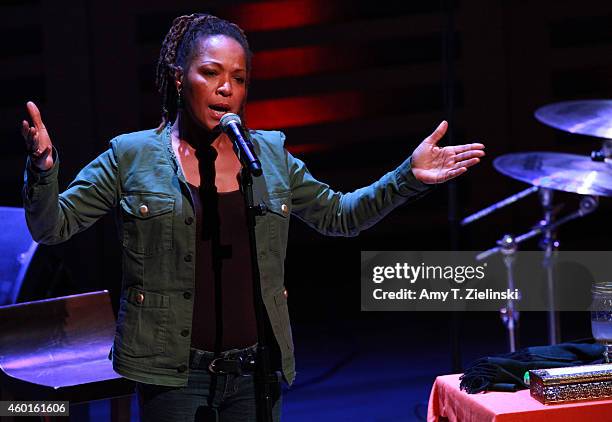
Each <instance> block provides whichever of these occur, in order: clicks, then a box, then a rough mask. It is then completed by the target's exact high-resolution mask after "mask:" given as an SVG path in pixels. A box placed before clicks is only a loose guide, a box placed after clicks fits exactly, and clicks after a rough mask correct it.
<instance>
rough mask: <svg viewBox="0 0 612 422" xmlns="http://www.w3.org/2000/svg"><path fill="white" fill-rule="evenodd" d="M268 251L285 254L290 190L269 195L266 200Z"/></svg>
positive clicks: (289, 212) (289, 211)
mask: <svg viewBox="0 0 612 422" xmlns="http://www.w3.org/2000/svg"><path fill="white" fill-rule="evenodd" d="M266 206H267V207H268V216H269V217H268V233H269V238H270V239H269V240H270V242H269V245H270V252H272V253H274V254H277V255H281V256H285V253H286V249H287V236H288V233H289V216H290V215H291V192H281V193H279V194H276V195H271V196H270V197H269V198H268V200H267V202H266Z"/></svg>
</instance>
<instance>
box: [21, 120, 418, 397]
mask: <svg viewBox="0 0 612 422" xmlns="http://www.w3.org/2000/svg"><path fill="white" fill-rule="evenodd" d="M250 135H251V137H252V141H253V144H254V148H255V152H256V153H257V155H258V157H259V158H260V160H261V163H262V167H263V176H260V177H256V178H254V181H253V195H254V202H255V203H256V204H265V205H266V207H267V212H266V213H265V214H264V215H262V216H258V217H256V227H255V236H256V244H257V261H258V264H259V271H260V276H261V293H262V296H263V301H264V304H265V308H266V311H267V314H268V317H269V319H270V323H271V326H272V330H273V332H274V337H275V339H276V341H277V343H278V346H279V348H280V351H281V355H282V357H281V360H282V362H281V364H282V371H283V376H284V378H285V380H286V381H287V382H288V383H289V384H291V383H292V382H293V380H294V378H295V364H294V357H293V340H292V337H291V327H290V325H289V313H288V309H287V298H286V297H285V295H284V294H283V291H284V280H283V278H284V259H285V249H286V246H287V233H288V229H289V216H290V215H291V214H293V215H295V216H297V217H299V218H300V219H301V220H303V221H304V222H306V223H307V224H308V225H310V226H311V227H313V228H314V229H316V230H318V231H319V232H321V233H324V234H327V235H333V236H355V235H357V234H358V233H359V231H360V230H363V229H366V228H368V227H370V226H372V225H373V224H375V223H376V222H377V221H379V220H380V219H381V218H383V217H384V216H385V215H386V214H388V213H389V212H390V211H391V210H392V209H393V208H395V207H397V206H398V205H401V204H402V203H404V202H406V200H407V199H408V198H414V197H416V196H420V195H421V194H423V193H424V192H426V191H427V190H428V186H427V185H425V184H423V183H421V182H419V181H418V180H416V178H415V177H414V175H413V174H412V171H411V170H410V158H408V159H407V160H406V161H405V162H404V163H403V164H402V165H400V166H399V167H398V168H397V169H395V170H394V171H392V172H389V173H387V174H385V175H384V176H383V177H382V178H381V179H380V180H378V181H377V182H375V183H373V184H372V185H370V186H368V187H365V188H361V189H358V190H356V191H354V192H351V193H347V194H342V193H340V192H334V191H333V190H332V189H330V188H329V186H328V185H326V184H324V183H321V182H319V181H317V180H315V179H314V178H313V177H312V176H311V174H310V173H309V172H308V170H307V168H306V166H305V165H304V163H303V162H302V161H300V160H299V159H297V158H295V157H293V156H292V155H291V154H290V153H289V152H288V151H287V150H286V149H285V148H284V138H285V136H284V135H283V134H282V133H281V132H271V131H251V132H250ZM54 154H55V155H56V160H55V164H54V166H53V167H52V168H51V169H49V170H48V171H35V170H33V169H32V167H31V165H30V163H29V162H28V163H27V165H26V178H25V186H24V190H23V198H24V205H25V210H26V219H27V222H28V226H29V228H30V232H31V233H32V237H33V238H34V240H36V241H37V242H40V243H44V244H55V243H59V242H63V241H65V240H68V239H69V238H70V237H71V236H72V235H74V234H76V233H78V232H80V231H82V230H85V229H86V228H88V227H89V226H91V225H92V224H93V223H94V222H95V221H96V220H97V219H99V218H100V217H102V216H103V215H104V214H106V213H108V212H115V213H116V217H117V227H118V233H119V239H120V241H121V243H122V251H123V255H122V256H123V279H122V293H121V299H120V305H119V313H118V318H117V330H116V335H115V340H114V345H113V351H112V360H113V366H114V369H115V371H116V372H117V373H119V374H121V375H123V376H125V377H126V378H130V379H133V380H136V381H139V382H144V383H152V384H158V385H166V386H184V385H186V383H187V377H188V375H189V352H190V343H191V335H190V334H191V333H190V330H191V322H192V312H193V306H194V303H193V298H194V288H195V258H194V254H195V249H196V227H195V226H196V225H195V223H194V222H195V215H194V208H193V204H192V203H191V197H190V195H189V189H188V187H187V182H186V181H185V177H184V175H183V174H182V171H181V168H180V166H179V164H178V161H177V159H176V157H175V155H174V152H173V150H172V146H171V140H170V136H169V131H168V130H164V131H162V133H157V132H156V131H154V130H146V131H141V132H135V133H130V134H125V135H121V136H118V137H116V138H115V139H113V140H112V141H111V143H110V148H109V149H108V150H107V151H106V152H104V153H102V154H101V155H100V156H98V157H97V158H96V159H95V160H93V161H92V162H91V163H90V164H88V165H87V166H86V167H85V168H84V169H83V170H81V172H80V173H79V174H78V175H77V177H76V179H75V180H74V181H73V182H72V183H71V184H70V185H69V187H68V189H67V190H66V191H64V192H63V193H61V194H60V193H59V189H58V182H57V173H58V164H59V160H58V159H57V152H54Z"/></svg>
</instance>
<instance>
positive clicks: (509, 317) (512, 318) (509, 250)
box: [476, 195, 599, 352]
mask: <svg viewBox="0 0 612 422" xmlns="http://www.w3.org/2000/svg"><path fill="white" fill-rule="evenodd" d="M545 199H547V200H548V199H552V195H551V196H548V197H547V198H545ZM551 202H552V201H551ZM598 205H599V199H598V197H596V196H591V195H586V196H584V197H583V198H582V199H581V201H580V206H579V208H578V209H577V210H576V211H574V212H572V213H570V214H568V215H566V216H565V217H562V218H559V219H558V220H556V221H554V222H553V221H552V218H549V219H548V220H550V222H546V218H545V219H544V220H543V221H540V223H539V224H538V225H536V226H535V227H533V228H532V229H531V230H530V231H528V232H527V233H523V234H521V235H519V236H516V237H513V236H512V235H509V234H506V235H504V236H503V237H502V238H501V239H500V240H498V241H497V246H495V247H493V248H491V249H488V250H486V251H484V252H481V253H479V254H478V255H477V256H476V260H477V261H483V260H485V259H487V258H489V257H490V256H492V255H495V254H496V253H501V254H502V255H503V258H504V264H505V265H506V277H507V280H508V288H509V289H512V290H514V288H515V287H514V272H513V266H514V260H515V256H516V251H517V249H518V245H519V244H520V243H522V242H524V241H526V240H529V239H531V238H533V237H535V236H537V235H539V234H542V233H545V232H549V234H548V235H545V236H548V237H549V239H551V233H553V232H554V231H555V230H556V229H557V228H558V227H560V226H561V225H563V224H565V223H568V222H570V221H572V220H575V219H577V218H580V217H584V216H586V215H588V214H590V213H592V212H593V211H595V210H596V209H597V206H598ZM545 217H546V216H545ZM550 250H551V252H550V254H548V255H549V257H548V258H547V252H546V250H545V251H544V253H545V262H544V265H545V266H546V269H547V275H548V274H550V276H549V277H548V282H549V285H550V283H552V281H553V280H552V269H553V265H552V250H553V245H552V244H551V245H550ZM551 303H552V304H553V305H554V302H551V301H550V299H549V310H550V309H553V310H554V308H550V304H551ZM500 313H501V317H502V321H503V322H504V324H505V325H506V329H507V330H508V339H509V345H510V352H514V351H515V350H516V346H517V340H516V337H517V335H516V334H517V333H516V331H517V327H518V319H519V312H518V311H517V310H516V308H515V306H514V302H513V301H511V300H508V303H507V304H506V307H505V308H502V309H500ZM548 328H549V336H550V333H551V331H552V329H553V328H554V326H552V327H551V326H550V319H549V327H548ZM549 340H550V338H549Z"/></svg>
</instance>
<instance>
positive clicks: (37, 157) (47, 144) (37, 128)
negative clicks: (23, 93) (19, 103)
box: [21, 101, 53, 170]
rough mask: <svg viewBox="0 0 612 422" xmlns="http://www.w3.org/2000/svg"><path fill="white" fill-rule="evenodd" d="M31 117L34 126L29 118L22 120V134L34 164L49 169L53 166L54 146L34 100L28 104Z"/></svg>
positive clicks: (42, 168)
mask: <svg viewBox="0 0 612 422" xmlns="http://www.w3.org/2000/svg"><path fill="white" fill-rule="evenodd" d="M26 107H27V108H28V113H29V114H30V119H31V120H32V123H34V126H30V123H29V122H28V121H27V120H24V121H23V122H21V135H22V136H23V139H25V142H26V148H27V151H28V153H29V154H30V160H31V161H32V164H33V165H34V166H35V167H37V168H38V169H40V170H49V169H50V168H51V167H53V153H52V152H53V148H52V144H51V138H49V133H47V128H45V125H44V124H43V122H42V119H41V117H40V111H38V107H36V104H34V103H33V102H32V101H28V103H27V104H26Z"/></svg>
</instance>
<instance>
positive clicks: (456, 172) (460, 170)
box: [444, 167, 467, 182]
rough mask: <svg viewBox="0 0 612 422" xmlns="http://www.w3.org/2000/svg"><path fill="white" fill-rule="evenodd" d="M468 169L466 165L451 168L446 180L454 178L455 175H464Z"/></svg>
mask: <svg viewBox="0 0 612 422" xmlns="http://www.w3.org/2000/svg"><path fill="white" fill-rule="evenodd" d="M466 171H467V168H466V167H459V168H457V169H453V170H449V171H448V173H446V179H445V180H444V181H445V182H446V181H447V180H450V179H454V178H455V177H457V176H460V175H462V174H463V173H465V172H466Z"/></svg>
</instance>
